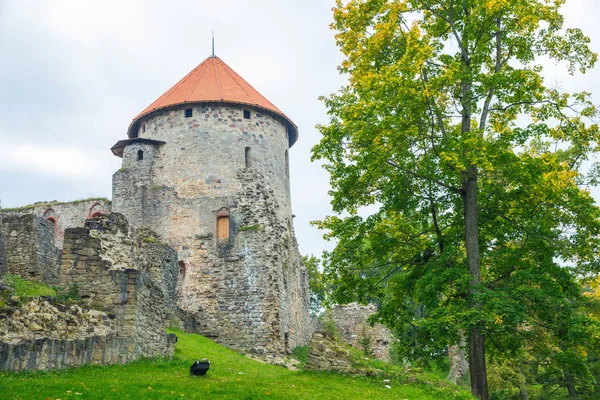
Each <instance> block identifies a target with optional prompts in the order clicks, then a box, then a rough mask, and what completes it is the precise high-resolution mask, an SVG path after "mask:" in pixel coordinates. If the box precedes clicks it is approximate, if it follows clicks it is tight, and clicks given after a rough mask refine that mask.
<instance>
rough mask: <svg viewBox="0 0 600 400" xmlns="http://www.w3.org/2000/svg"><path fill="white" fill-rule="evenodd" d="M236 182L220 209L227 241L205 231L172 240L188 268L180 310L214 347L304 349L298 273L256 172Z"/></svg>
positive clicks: (287, 235)
mask: <svg viewBox="0 0 600 400" xmlns="http://www.w3.org/2000/svg"><path fill="white" fill-rule="evenodd" d="M238 179H239V181H240V183H241V188H240V191H239V193H238V195H237V197H236V198H234V199H231V200H228V202H227V203H225V204H226V205H229V207H228V209H229V215H230V237H229V239H228V240H225V241H219V240H216V239H215V237H214V235H213V234H211V233H208V234H205V235H196V236H192V237H191V238H186V239H187V240H186V241H181V242H174V240H173V239H171V243H172V244H173V245H174V246H175V247H176V248H179V249H181V251H180V258H182V259H183V260H184V262H185V264H186V265H189V266H191V268H189V269H188V271H187V276H186V277H185V280H184V282H183V286H182V290H181V296H180V306H181V308H182V309H184V310H186V311H188V312H191V313H193V314H195V315H196V319H197V321H198V328H197V329H198V332H199V333H201V334H203V335H205V336H208V337H211V338H213V339H215V340H216V341H217V342H219V343H221V344H224V345H226V346H228V347H232V348H236V349H239V350H245V351H250V352H253V353H259V354H262V353H285V352H288V351H290V350H291V349H292V348H293V347H295V346H300V345H306V343H307V342H308V340H309V338H310V334H311V333H312V330H311V325H310V322H309V321H310V320H309V318H310V317H309V312H308V307H309V305H308V281H307V276H306V273H305V272H303V271H305V268H304V266H303V265H302V264H301V261H300V257H299V254H298V253H297V248H296V242H295V240H294V238H293V232H292V231H290V230H289V224H288V223H286V222H285V221H282V220H280V219H279V218H278V217H277V213H276V212H275V210H276V208H277V207H278V204H277V203H276V201H275V200H274V198H273V195H272V190H270V189H269V187H268V186H267V185H266V183H265V181H264V180H263V179H262V177H261V174H260V173H259V172H258V171H256V170H253V169H244V170H241V171H240V172H239V173H238ZM221 204H222V203H221ZM215 208H216V207H215ZM217 210H218V208H217V209H214V212H215V213H214V214H213V215H214V217H213V218H214V219H213V221H216V215H215V214H216V211H217ZM213 223H214V222H213ZM211 225H212V224H211ZM211 228H212V227H211Z"/></svg>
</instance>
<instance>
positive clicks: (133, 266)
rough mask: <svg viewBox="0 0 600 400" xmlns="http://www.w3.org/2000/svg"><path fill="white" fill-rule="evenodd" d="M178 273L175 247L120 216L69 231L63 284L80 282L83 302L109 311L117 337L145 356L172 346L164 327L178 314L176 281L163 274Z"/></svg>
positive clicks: (65, 244) (88, 223)
mask: <svg viewBox="0 0 600 400" xmlns="http://www.w3.org/2000/svg"><path fill="white" fill-rule="evenodd" d="M149 238H152V239H151V240H149ZM148 249H150V251H148V252H147V253H146V250H148ZM163 270H166V271H163ZM177 271H178V266H177V262H176V257H175V253H174V251H173V250H172V249H168V248H167V247H166V246H164V245H163V244H161V243H159V242H158V240H157V239H155V236H150V234H149V232H148V231H144V232H142V234H140V232H139V231H138V230H135V229H132V228H130V227H129V225H128V224H127V221H126V220H125V218H124V217H123V216H122V215H120V214H115V213H111V214H109V215H108V216H104V217H98V218H92V219H89V220H88V221H87V222H86V225H85V227H84V228H70V229H67V230H66V232H65V242H64V250H63V257H62V264H61V284H62V285H63V286H65V287H68V286H71V285H77V287H78V289H79V293H80V295H81V298H82V300H83V301H84V302H85V303H87V304H89V305H91V306H95V307H105V308H106V309H108V310H110V312H111V313H113V314H114V315H115V317H116V323H117V328H116V332H117V335H118V336H119V337H133V338H134V339H135V340H136V343H138V345H139V346H141V347H142V348H143V349H144V354H153V353H159V354H162V353H163V352H164V348H165V347H166V346H167V345H168V341H167V335H166V333H165V331H164V330H165V327H166V325H167V323H168V321H169V320H170V318H171V316H172V315H173V313H174V312H173V309H174V307H173V304H172V302H173V299H174V298H175V284H174V283H173V282H165V281H164V279H163V278H164V277H167V278H168V279H170V280H174V281H176V274H177ZM151 277H153V278H154V279H155V280H153V279H151Z"/></svg>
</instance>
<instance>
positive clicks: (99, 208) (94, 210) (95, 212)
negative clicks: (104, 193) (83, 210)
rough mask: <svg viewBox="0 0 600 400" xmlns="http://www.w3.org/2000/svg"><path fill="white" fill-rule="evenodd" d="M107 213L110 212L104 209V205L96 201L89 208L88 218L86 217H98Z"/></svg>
mask: <svg viewBox="0 0 600 400" xmlns="http://www.w3.org/2000/svg"><path fill="white" fill-rule="evenodd" d="M106 214H108V213H107V212H106V210H105V209H104V206H103V205H102V204H101V203H99V202H96V203H94V204H93V205H92V206H91V207H90V209H89V210H88V214H87V218H86V219H89V218H96V217H100V216H102V215H106Z"/></svg>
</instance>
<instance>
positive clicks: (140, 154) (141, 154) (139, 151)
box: [137, 150, 144, 161]
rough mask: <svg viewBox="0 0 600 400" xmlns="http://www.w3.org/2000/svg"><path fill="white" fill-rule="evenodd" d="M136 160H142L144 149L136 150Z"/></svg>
mask: <svg viewBox="0 0 600 400" xmlns="http://www.w3.org/2000/svg"><path fill="white" fill-rule="evenodd" d="M137 154H138V156H137V158H138V161H142V160H143V159H144V151H143V150H138V153H137Z"/></svg>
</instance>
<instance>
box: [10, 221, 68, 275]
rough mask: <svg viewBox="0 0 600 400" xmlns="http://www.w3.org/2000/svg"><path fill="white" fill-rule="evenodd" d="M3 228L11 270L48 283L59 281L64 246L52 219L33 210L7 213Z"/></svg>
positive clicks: (11, 272) (15, 273) (13, 272)
mask: <svg viewBox="0 0 600 400" xmlns="http://www.w3.org/2000/svg"><path fill="white" fill-rule="evenodd" d="M0 231H1V232H2V235H3V236H4V249H5V259H6V271H7V272H8V273H10V274H14V275H19V276H21V277H23V278H26V279H33V280H38V281H41V282H45V283H47V284H56V283H57V282H58V274H59V263H60V250H59V249H58V248H57V247H56V246H55V241H54V239H55V238H54V225H53V224H52V223H50V222H49V221H46V220H45V219H43V218H40V217H37V216H35V215H33V214H10V215H3V216H2V219H1V225H0Z"/></svg>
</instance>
